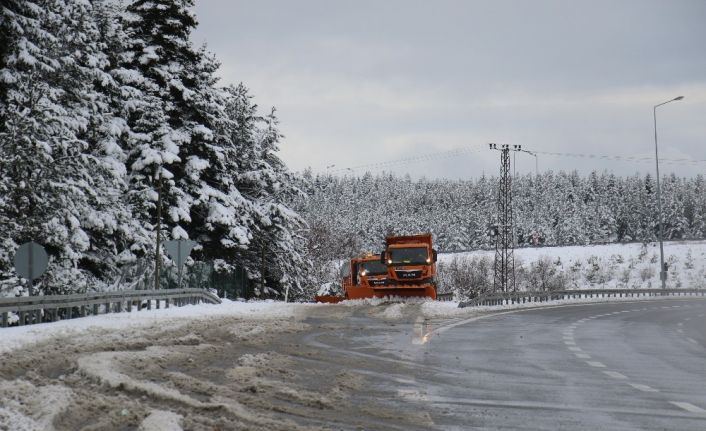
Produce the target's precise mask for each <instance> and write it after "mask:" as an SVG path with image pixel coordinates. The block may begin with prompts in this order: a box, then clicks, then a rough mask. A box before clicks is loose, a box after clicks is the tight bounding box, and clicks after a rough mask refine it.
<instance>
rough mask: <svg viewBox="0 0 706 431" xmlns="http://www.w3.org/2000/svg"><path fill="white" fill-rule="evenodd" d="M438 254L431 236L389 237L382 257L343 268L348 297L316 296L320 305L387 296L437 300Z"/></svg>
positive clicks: (367, 258)
mask: <svg viewBox="0 0 706 431" xmlns="http://www.w3.org/2000/svg"><path fill="white" fill-rule="evenodd" d="M435 279H436V250H434V249H433V248H432V241H431V234H421V235H409V236H389V237H387V238H385V250H384V251H383V252H382V253H381V254H380V255H368V256H363V257H356V258H353V259H351V262H350V267H347V268H344V274H343V290H344V292H345V296H333V295H325V296H316V301H317V302H328V303H337V302H340V301H343V300H345V299H363V298H384V297H385V296H402V297H426V298H431V299H436V280H435Z"/></svg>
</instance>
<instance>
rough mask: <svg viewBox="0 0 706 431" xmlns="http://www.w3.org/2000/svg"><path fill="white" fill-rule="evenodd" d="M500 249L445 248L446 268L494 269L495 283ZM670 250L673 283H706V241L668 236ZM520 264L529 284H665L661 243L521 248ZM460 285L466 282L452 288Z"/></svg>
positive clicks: (484, 272)
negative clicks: (462, 250)
mask: <svg viewBox="0 0 706 431" xmlns="http://www.w3.org/2000/svg"><path fill="white" fill-rule="evenodd" d="M494 253H495V252H494V251H493V250H484V251H477V252H465V253H449V254H440V255H439V262H440V273H441V274H442V275H443V272H444V271H448V270H449V268H453V267H454V266H456V267H461V268H466V269H470V270H471V271H476V272H479V273H481V275H480V277H481V278H482V277H485V278H486V279H487V277H488V275H489V277H490V282H491V283H492V262H493V256H494ZM664 254H665V262H667V263H668V264H669V278H668V282H667V284H668V286H669V287H673V288H680V287H689V288H701V287H706V241H683V242H665V244H664ZM488 265H489V267H488ZM515 265H516V268H517V277H518V283H521V284H522V283H524V286H523V287H525V288H526V287H538V286H537V285H538V284H541V283H545V284H547V285H548V286H549V287H555V288H558V287H561V288H566V289H577V288H578V289H580V288H606V289H610V288H653V287H659V285H660V280H659V244H658V243H648V244H609V245H593V246H571V247H542V248H518V249H516V250H515ZM488 270H489V271H488ZM488 272H489V273H488ZM457 283H458V282H457ZM459 287H461V288H463V286H453V287H452V288H459ZM539 287H541V286H539Z"/></svg>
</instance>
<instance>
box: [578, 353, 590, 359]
mask: <svg viewBox="0 0 706 431" xmlns="http://www.w3.org/2000/svg"><path fill="white" fill-rule="evenodd" d="M574 355H576V357H577V358H579V359H591V355H587V354H585V353H574Z"/></svg>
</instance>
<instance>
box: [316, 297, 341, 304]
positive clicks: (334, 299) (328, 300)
mask: <svg viewBox="0 0 706 431" xmlns="http://www.w3.org/2000/svg"><path fill="white" fill-rule="evenodd" d="M314 299H315V300H316V302H322V303H324V304H338V303H339V302H341V301H345V299H346V298H345V297H343V296H334V295H317V296H315V297H314Z"/></svg>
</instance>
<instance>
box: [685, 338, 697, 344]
mask: <svg viewBox="0 0 706 431" xmlns="http://www.w3.org/2000/svg"><path fill="white" fill-rule="evenodd" d="M687 340H689V342H691V343H694V344H699V342H698V341H696V340H694V339H693V338H691V337H687Z"/></svg>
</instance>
